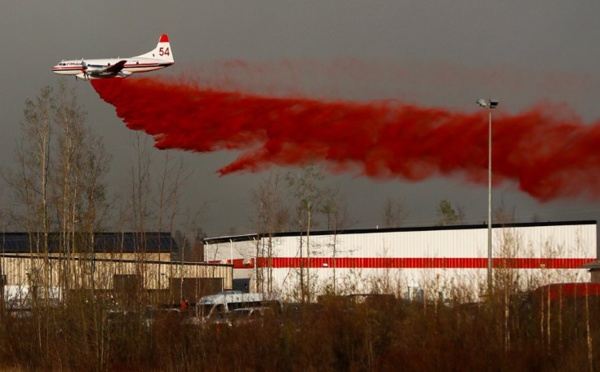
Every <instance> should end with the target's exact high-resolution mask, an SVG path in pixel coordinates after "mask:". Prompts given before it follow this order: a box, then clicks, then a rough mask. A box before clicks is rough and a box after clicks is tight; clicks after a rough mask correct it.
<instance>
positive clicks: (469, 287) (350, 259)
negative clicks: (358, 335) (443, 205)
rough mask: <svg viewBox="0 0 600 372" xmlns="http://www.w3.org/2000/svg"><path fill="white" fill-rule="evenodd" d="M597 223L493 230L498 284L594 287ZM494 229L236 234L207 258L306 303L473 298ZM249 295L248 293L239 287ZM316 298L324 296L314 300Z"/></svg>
mask: <svg viewBox="0 0 600 372" xmlns="http://www.w3.org/2000/svg"><path fill="white" fill-rule="evenodd" d="M596 228H597V223H596V221H568V222H547V223H515V224H504V225H494V226H493V227H492V257H491V260H490V261H491V263H492V271H491V273H492V278H493V280H494V282H497V283H502V282H506V281H507V280H509V281H510V283H512V284H513V285H516V286H518V287H519V288H522V289H527V288H532V287H537V286H539V285H543V284H547V283H555V282H567V281H568V282H586V281H589V280H590V274H589V273H588V272H587V271H586V270H585V269H582V266H583V265H585V264H589V263H590V262H594V261H595V260H596V258H597V238H596V235H597V233H596ZM487 247H488V229H487V225H466V226H462V225H461V226H435V227H411V228H396V229H364V230H345V231H337V232H335V231H318V232H311V234H310V236H307V235H306V234H305V233H275V234H271V235H268V234H248V235H232V236H223V237H216V238H206V239H204V250H205V254H206V260H208V261H209V262H221V263H230V264H233V265H234V287H235V286H236V284H235V283H241V285H242V286H243V285H245V286H246V287H247V288H248V289H250V290H252V291H254V290H256V291H259V292H260V291H269V292H270V291H278V292H280V293H281V294H282V295H283V296H287V297H289V298H298V293H299V291H301V290H302V289H301V288H303V290H304V291H307V290H308V291H309V292H310V293H311V298H315V297H316V296H317V295H319V294H324V293H336V294H349V293H371V292H388V293H389V292H394V293H395V294H397V295H400V296H407V297H414V296H422V295H429V296H438V295H444V296H449V295H452V294H453V293H454V294H455V293H456V292H457V291H460V292H461V293H462V294H463V295H464V296H466V297H467V298H468V299H473V298H477V297H479V296H480V295H481V294H482V293H484V292H485V289H486V288H487V273H488V269H487V268H488V249H487ZM239 289H243V288H239ZM313 296H315V297H313Z"/></svg>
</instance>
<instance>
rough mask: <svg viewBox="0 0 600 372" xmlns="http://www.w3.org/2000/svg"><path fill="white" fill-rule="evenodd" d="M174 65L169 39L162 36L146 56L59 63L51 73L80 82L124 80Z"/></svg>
mask: <svg viewBox="0 0 600 372" xmlns="http://www.w3.org/2000/svg"><path fill="white" fill-rule="evenodd" d="M174 63H175V61H174V59H173V52H172V50H171V45H170V44H169V38H168V37H167V35H162V36H161V37H160V39H159V41H158V45H157V46H156V48H155V49H154V50H152V51H150V52H148V53H146V54H143V55H140V56H137V57H129V58H106V59H81V60H69V61H61V62H59V63H58V64H57V65H56V66H54V67H53V68H52V72H54V73H55V74H59V75H73V76H75V77H76V78H78V79H82V80H92V79H105V78H126V77H128V76H130V75H131V74H134V73H138V72H148V71H154V70H160V69H163V68H165V67H168V66H171V65H172V64H174Z"/></svg>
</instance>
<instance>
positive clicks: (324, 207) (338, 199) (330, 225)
mask: <svg viewBox="0 0 600 372" xmlns="http://www.w3.org/2000/svg"><path fill="white" fill-rule="evenodd" d="M322 195H323V197H322V202H321V205H320V212H322V213H323V214H324V215H325V217H326V219H327V230H331V231H332V232H333V234H332V240H331V242H330V243H329V246H330V248H331V251H332V255H333V263H332V266H333V267H332V270H333V278H332V289H333V293H334V294H336V293H337V280H336V279H337V278H336V270H337V254H338V250H339V247H338V232H339V231H341V230H344V229H346V228H347V227H348V226H350V225H351V219H350V213H349V212H348V208H347V204H346V199H345V196H344V195H343V194H342V193H341V188H340V187H339V186H334V187H325V188H324V190H323V194H322Z"/></svg>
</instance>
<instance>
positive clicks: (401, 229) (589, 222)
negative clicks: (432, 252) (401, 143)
mask: <svg viewBox="0 0 600 372" xmlns="http://www.w3.org/2000/svg"><path fill="white" fill-rule="evenodd" d="M596 224H597V221H596V220H579V221H553V222H520V223H503V224H499V223H496V224H492V228H494V229H497V228H514V227H537V226H573V225H596ZM487 228H488V225H487V224H485V223H483V224H475V225H447V226H419V227H397V228H370V229H345V230H338V231H334V230H322V231H311V232H310V235H311V236H319V235H334V234H337V235H345V234H372V233H386V232H417V231H440V230H474V229H487ZM305 234H306V232H298V231H296V232H277V233H272V234H271V236H272V237H274V238H276V237H290V236H292V237H293V236H301V235H305ZM266 236H268V234H261V233H254V234H244V235H229V236H219V237H214V238H204V239H203V241H204V242H206V243H208V244H221V243H229V242H240V241H250V240H256V239H260V238H264V237H266Z"/></svg>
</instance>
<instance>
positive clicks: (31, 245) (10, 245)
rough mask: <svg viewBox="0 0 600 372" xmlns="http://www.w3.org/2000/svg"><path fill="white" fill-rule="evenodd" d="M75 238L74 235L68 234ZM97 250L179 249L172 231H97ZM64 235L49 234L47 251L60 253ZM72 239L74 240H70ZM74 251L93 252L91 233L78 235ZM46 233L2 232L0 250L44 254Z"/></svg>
mask: <svg viewBox="0 0 600 372" xmlns="http://www.w3.org/2000/svg"><path fill="white" fill-rule="evenodd" d="M69 238H72V237H69ZM93 238H94V240H93V241H94V247H93V252H94V253H169V252H171V251H176V250H177V243H176V242H175V240H174V239H173V237H172V236H171V234H170V233H165V232H160V233H158V232H147V233H143V234H142V233H132V232H124V233H110V232H103V233H95V234H94V236H93ZM64 239H65V235H63V234H61V233H51V234H50V235H49V236H48V253H60V252H61V246H65V244H61V242H63V241H64ZM69 240H72V239H69ZM75 242H76V246H75V251H76V252H77V253H92V251H91V250H90V247H91V244H92V243H91V242H92V236H91V235H89V234H78V233H76V234H75ZM43 251H44V248H43V233H31V234H29V233H0V253H43Z"/></svg>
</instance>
